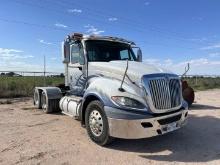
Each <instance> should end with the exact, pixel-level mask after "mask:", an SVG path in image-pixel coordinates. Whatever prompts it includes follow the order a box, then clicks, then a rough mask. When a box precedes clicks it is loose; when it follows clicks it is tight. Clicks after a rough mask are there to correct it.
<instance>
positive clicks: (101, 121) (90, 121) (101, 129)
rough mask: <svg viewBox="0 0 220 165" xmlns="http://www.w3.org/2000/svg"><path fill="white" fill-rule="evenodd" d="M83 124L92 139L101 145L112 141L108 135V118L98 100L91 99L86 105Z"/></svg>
mask: <svg viewBox="0 0 220 165" xmlns="http://www.w3.org/2000/svg"><path fill="white" fill-rule="evenodd" d="M85 124H86V130H87V133H88V135H89V137H90V138H91V139H92V141H94V142H95V143H97V144H99V145H101V146H104V145H107V144H109V143H110V142H112V137H110V136H109V125H108V120H107V117H106V114H105V111H104V107H103V105H102V103H101V102H100V101H98V100H95V101H92V102H91V103H89V105H88V106H87V108H86V114H85Z"/></svg>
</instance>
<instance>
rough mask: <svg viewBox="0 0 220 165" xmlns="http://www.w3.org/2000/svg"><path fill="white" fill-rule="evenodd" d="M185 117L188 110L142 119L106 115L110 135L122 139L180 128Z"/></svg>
mask: <svg viewBox="0 0 220 165" xmlns="http://www.w3.org/2000/svg"><path fill="white" fill-rule="evenodd" d="M187 117H188V110H181V111H178V112H175V113H172V114H169V115H163V116H158V117H153V116H151V117H148V118H144V119H130V118H129V119H126V118H122V119H120V118H113V117H112V116H110V117H109V116H108V115H107V118H108V124H109V134H110V136H112V137H117V138H124V139H141V138H146V137H152V136H157V135H162V134H165V133H168V132H172V131H174V130H177V129H179V128H181V127H182V126H183V125H184V124H185V123H186V121H187Z"/></svg>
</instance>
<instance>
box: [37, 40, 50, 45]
mask: <svg viewBox="0 0 220 165" xmlns="http://www.w3.org/2000/svg"><path fill="white" fill-rule="evenodd" d="M39 42H40V43H42V44H45V45H53V43H51V42H46V41H44V40H42V39H40V40H39Z"/></svg>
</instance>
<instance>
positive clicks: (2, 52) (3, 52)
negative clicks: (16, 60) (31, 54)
mask: <svg viewBox="0 0 220 165" xmlns="http://www.w3.org/2000/svg"><path fill="white" fill-rule="evenodd" d="M21 52H23V51H22V50H17V49H6V48H0V54H10V53H21Z"/></svg>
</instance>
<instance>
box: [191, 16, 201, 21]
mask: <svg viewBox="0 0 220 165" xmlns="http://www.w3.org/2000/svg"><path fill="white" fill-rule="evenodd" d="M192 20H196V21H202V20H203V17H192Z"/></svg>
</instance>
